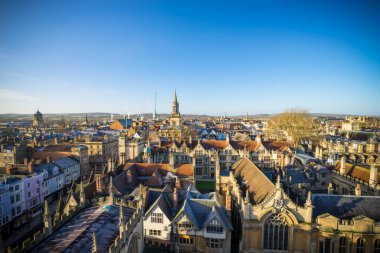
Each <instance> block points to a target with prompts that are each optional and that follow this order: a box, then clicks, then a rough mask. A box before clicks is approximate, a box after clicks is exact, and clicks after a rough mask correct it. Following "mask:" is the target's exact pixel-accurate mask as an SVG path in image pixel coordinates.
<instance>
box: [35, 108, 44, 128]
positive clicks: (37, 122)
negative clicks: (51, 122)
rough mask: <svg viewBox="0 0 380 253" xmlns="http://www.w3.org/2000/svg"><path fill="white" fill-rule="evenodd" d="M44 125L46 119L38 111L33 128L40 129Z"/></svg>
mask: <svg viewBox="0 0 380 253" xmlns="http://www.w3.org/2000/svg"><path fill="white" fill-rule="evenodd" d="M43 123H44V117H43V115H42V113H41V112H40V111H39V110H37V112H36V113H35V114H34V115H33V127H34V128H40V127H42V126H43Z"/></svg>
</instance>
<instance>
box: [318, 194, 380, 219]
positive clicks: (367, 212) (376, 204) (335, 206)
mask: <svg viewBox="0 0 380 253" xmlns="http://www.w3.org/2000/svg"><path fill="white" fill-rule="evenodd" d="M312 204H313V205H314V208H313V217H314V218H315V217H317V216H318V215H321V214H324V213H329V214H331V215H333V216H335V217H337V218H339V219H352V218H353V217H356V216H359V215H364V216H366V217H368V218H370V219H373V220H375V221H380V197H379V196H355V195H331V194H330V195H329V194H314V195H313V196H312Z"/></svg>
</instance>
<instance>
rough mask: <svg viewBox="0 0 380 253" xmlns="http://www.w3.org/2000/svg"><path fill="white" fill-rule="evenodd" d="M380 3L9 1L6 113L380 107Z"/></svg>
mask: <svg viewBox="0 0 380 253" xmlns="http://www.w3.org/2000/svg"><path fill="white" fill-rule="evenodd" d="M378 13H380V1H365V0H364V1H363V0H358V1H351V0H344V1H331V0H329V1H327V0H318V1H313V0H308V1H304V0H303V1H292V0H289V1H282V0H278V1H270V0H269V1H264V0H257V1H255V0H251V1H216V0H215V1H206V0H200V1H198V0H191V1H190V0H189V1H185V0H184V1H166V0H162V1H161V0H152V1H145V0H136V1H133V0H128V1H116V0H111V1H105V0H102V1H97V0H91V1H70V0H67V1H66V0H65V1H54V0H46V1H41V0H35V1H14V0H6V1H5V0H0V113H33V112H35V111H36V110H37V109H39V110H40V111H41V112H42V113H76V112H113V113H122V114H127V113H130V114H135V113H150V112H153V111H154V104H155V102H154V94H155V92H157V102H156V104H157V112H158V113H170V110H171V102H172V100H173V94H174V90H175V89H176V91H177V95H178V101H179V104H180V112H181V113H182V114H208V115H215V116H218V115H224V114H225V113H226V114H227V115H245V114H246V113H249V114H261V113H280V112H283V111H285V110H289V109H294V108H296V109H303V110H307V111H309V112H312V113H338V114H339V113H343V114H363V115H380V29H379V27H380V15H379V14H378Z"/></svg>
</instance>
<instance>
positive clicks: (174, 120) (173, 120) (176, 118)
mask: <svg viewBox="0 0 380 253" xmlns="http://www.w3.org/2000/svg"><path fill="white" fill-rule="evenodd" d="M180 120H181V114H180V113H179V103H178V101H177V92H176V91H175V90H174V99H173V103H172V113H171V115H170V119H169V121H170V125H171V126H179V123H180Z"/></svg>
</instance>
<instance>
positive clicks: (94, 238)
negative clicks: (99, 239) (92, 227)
mask: <svg viewBox="0 0 380 253" xmlns="http://www.w3.org/2000/svg"><path fill="white" fill-rule="evenodd" d="M96 252H98V246H97V245H96V234H95V232H93V233H92V249H91V253H96Z"/></svg>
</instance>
